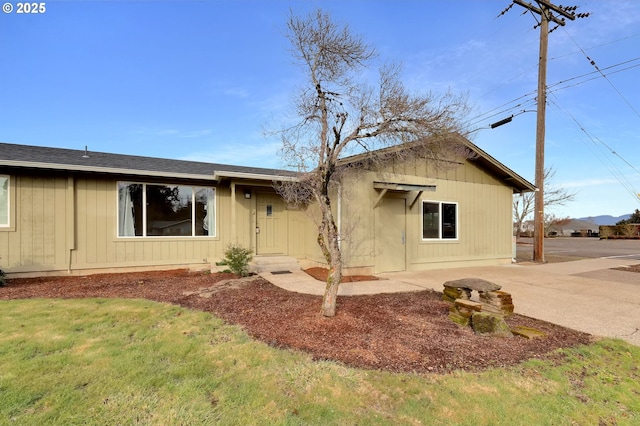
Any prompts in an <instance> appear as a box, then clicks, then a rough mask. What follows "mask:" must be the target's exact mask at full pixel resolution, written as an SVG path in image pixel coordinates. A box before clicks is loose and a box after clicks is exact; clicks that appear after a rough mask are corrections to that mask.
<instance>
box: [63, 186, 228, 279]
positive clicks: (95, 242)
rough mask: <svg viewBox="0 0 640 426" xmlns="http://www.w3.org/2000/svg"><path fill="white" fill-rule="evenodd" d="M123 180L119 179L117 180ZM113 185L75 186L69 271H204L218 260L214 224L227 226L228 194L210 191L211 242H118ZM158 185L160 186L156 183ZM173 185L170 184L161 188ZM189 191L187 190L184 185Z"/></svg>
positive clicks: (156, 239) (144, 239)
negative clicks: (212, 204)
mask: <svg viewBox="0 0 640 426" xmlns="http://www.w3.org/2000/svg"><path fill="white" fill-rule="evenodd" d="M120 180H124V179H120ZM118 181H119V180H117V179H103V178H99V177H97V178H87V177H81V178H78V179H77V180H76V209H77V214H76V217H77V219H76V221H77V225H76V226H77V232H76V241H77V242H76V250H74V251H73V255H72V256H73V257H72V269H82V270H85V269H106V268H128V269H131V268H134V269H135V268H149V267H167V266H171V265H176V267H178V266H180V267H182V266H191V267H197V266H198V265H202V267H203V268H204V267H208V266H209V264H210V263H211V262H214V261H216V260H217V259H219V258H220V257H221V256H222V251H223V247H222V243H221V239H222V237H221V234H223V233H224V231H223V229H224V228H222V227H221V226H220V223H229V220H230V216H229V209H228V205H227V206H226V207H227V208H226V209H225V208H224V207H225V204H228V202H229V191H228V188H225V189H222V188H216V225H217V226H216V232H217V234H216V236H215V237H208V236H204V237H118V235H117V229H118V227H117V220H118V219H117V211H118V197H117V193H118V192H117V182H118ZM160 183H163V182H160ZM164 183H165V184H169V185H173V184H175V182H164ZM189 185H191V184H189Z"/></svg>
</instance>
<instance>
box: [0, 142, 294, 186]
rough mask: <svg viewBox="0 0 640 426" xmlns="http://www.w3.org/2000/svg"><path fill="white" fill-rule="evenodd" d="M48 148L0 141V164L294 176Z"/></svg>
mask: <svg viewBox="0 0 640 426" xmlns="http://www.w3.org/2000/svg"><path fill="white" fill-rule="evenodd" d="M86 154H87V155H85V151H83V150H75V149H64V148H49V147H40V146H29V145H17V144H8V143H0V165H3V166H17V167H34V168H44V169H46V168H51V169H59V170H82V171H96V172H105V173H121V174H126V173H131V174H136V175H144V174H149V175H156V176H157V175H159V174H163V175H166V176H183V177H193V178H196V177H201V178H205V179H212V178H213V177H214V174H216V173H218V174H220V173H222V174H224V173H225V172H227V173H228V172H231V173H242V174H252V175H264V176H265V177H269V176H273V177H274V178H277V177H282V176H294V175H295V173H294V172H291V171H287V170H277V169H267V168H260V167H244V166H232V165H226V164H215V163H204V162H198V161H185V160H171V159H166V158H155V157H142V156H136V155H122V154H110V153H105V152H95V151H88V152H87V153H86Z"/></svg>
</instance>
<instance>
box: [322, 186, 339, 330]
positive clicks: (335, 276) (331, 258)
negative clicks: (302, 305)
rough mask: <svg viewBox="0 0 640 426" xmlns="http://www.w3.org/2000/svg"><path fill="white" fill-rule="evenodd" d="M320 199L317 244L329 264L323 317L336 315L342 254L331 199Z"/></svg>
mask: <svg viewBox="0 0 640 426" xmlns="http://www.w3.org/2000/svg"><path fill="white" fill-rule="evenodd" d="M320 201H321V202H320V203H319V204H320V211H321V212H322V222H321V224H320V227H319V231H320V233H319V235H318V244H319V245H320V248H321V249H322V253H323V255H324V257H325V259H326V260H327V263H328V264H329V274H328V276H327V285H326V287H325V290H324V297H323V298H322V307H321V309H320V313H321V314H322V315H323V316H325V317H333V316H335V315H336V302H337V298H338V288H339V287H340V281H342V255H341V252H340V245H339V241H338V239H339V235H338V227H337V226H336V223H335V220H334V218H333V212H332V211H331V201H330V200H329V198H328V197H322V199H321V200H320Z"/></svg>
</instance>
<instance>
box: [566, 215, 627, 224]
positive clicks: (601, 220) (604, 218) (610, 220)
mask: <svg viewBox="0 0 640 426" xmlns="http://www.w3.org/2000/svg"><path fill="white" fill-rule="evenodd" d="M630 217H631V215H630V214H625V215H622V216H618V217H613V216H610V215H600V216H590V217H581V218H579V219H577V220H586V221H588V222H592V223H595V224H596V225H615V224H616V223H618V222H620V221H621V220H627V219H629V218H630Z"/></svg>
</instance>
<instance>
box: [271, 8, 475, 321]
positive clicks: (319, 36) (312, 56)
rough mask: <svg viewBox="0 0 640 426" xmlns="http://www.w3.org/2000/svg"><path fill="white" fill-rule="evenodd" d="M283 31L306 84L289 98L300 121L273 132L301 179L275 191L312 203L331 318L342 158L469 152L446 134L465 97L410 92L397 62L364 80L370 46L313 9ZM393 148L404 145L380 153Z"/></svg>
mask: <svg viewBox="0 0 640 426" xmlns="http://www.w3.org/2000/svg"><path fill="white" fill-rule="evenodd" d="M287 30H288V31H287V38H288V39H289V41H290V43H291V52H292V55H293V57H294V58H295V59H296V61H297V62H298V64H299V65H300V66H301V69H302V70H303V71H304V73H305V76H306V82H307V85H306V87H305V88H303V89H302V90H301V91H300V93H299V95H298V97H296V100H295V107H296V111H297V114H298V116H299V123H298V124H297V125H295V126H292V127H289V128H287V129H285V130H283V131H282V132H281V133H280V135H281V138H282V155H283V158H284V159H285V161H286V163H287V164H288V165H290V166H291V167H294V168H295V169H296V170H298V171H299V172H300V173H301V175H300V176H301V177H300V181H299V182H295V183H283V184H280V185H278V186H277V188H276V189H277V191H278V193H279V194H280V195H281V196H282V197H283V198H285V199H286V200H287V201H288V202H291V203H295V204H298V205H308V204H309V203H311V202H315V203H317V205H318V208H319V211H320V219H319V221H318V224H317V225H318V244H319V246H320V248H321V250H322V252H323V254H324V256H325V258H326V260H327V263H328V264H329V269H330V274H329V278H328V280H327V288H326V291H325V296H324V300H323V305H322V310H321V312H322V314H323V315H325V316H333V315H335V301H336V296H337V291H338V286H339V284H340V280H341V278H342V252H341V250H340V245H339V240H340V235H339V234H338V228H337V226H336V221H335V218H334V216H333V211H332V202H333V200H332V193H331V191H330V189H331V188H332V186H333V184H334V182H338V181H339V180H340V176H341V175H342V174H343V173H346V172H347V171H353V170H354V167H353V165H354V163H353V162H348V161H343V159H344V158H345V157H346V156H348V155H353V154H367V156H366V158H364V159H359V160H358V161H359V162H360V164H362V163H364V162H366V163H367V164H368V165H369V166H372V167H374V166H376V165H383V164H389V163H392V162H393V161H402V160H405V159H413V158H415V157H416V156H417V155H421V156H423V157H426V158H429V159H434V160H438V161H439V160H442V159H450V158H459V157H460V156H461V155H468V152H467V151H466V150H465V149H464V148H461V146H460V144H458V143H455V138H453V139H452V138H451V137H450V136H451V134H452V133H455V132H457V133H465V132H464V129H463V128H462V127H461V124H460V123H462V120H461V118H462V116H463V115H464V114H466V112H467V102H466V97H465V96H458V95H454V94H452V93H446V94H445V95H443V96H435V95H434V94H432V93H427V94H414V93H410V92H409V91H408V90H407V89H406V87H405V86H404V85H403V84H402V82H401V79H400V74H401V70H402V67H401V66H399V65H397V64H388V65H385V66H383V67H382V68H381V69H380V73H379V79H378V82H377V83H376V84H371V83H370V82H368V81H367V79H366V78H364V77H363V75H365V73H364V72H365V71H366V69H367V68H368V67H369V66H370V65H371V63H370V62H371V60H372V59H374V58H375V57H376V52H375V50H374V49H373V48H371V47H370V46H369V45H368V44H367V43H365V42H364V41H363V39H362V38H361V37H360V36H357V35H355V34H353V33H352V32H351V31H350V29H349V27H348V25H346V24H338V23H336V22H334V21H333V20H332V19H331V18H330V16H329V15H328V14H326V13H324V12H322V11H320V10H318V11H315V12H313V13H311V14H310V15H308V16H306V17H303V18H299V17H296V16H294V15H293V14H291V16H290V17H289V20H288V22H287ZM397 146H402V147H403V149H389V150H385V149H386V148H390V147H397ZM369 154H370V155H369ZM443 164H444V163H443ZM447 164H451V163H447Z"/></svg>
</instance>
